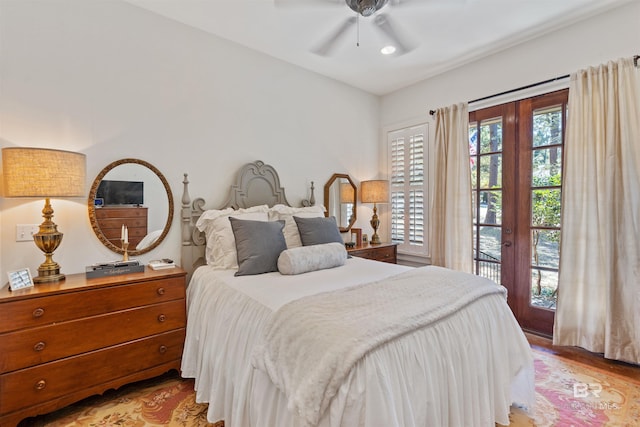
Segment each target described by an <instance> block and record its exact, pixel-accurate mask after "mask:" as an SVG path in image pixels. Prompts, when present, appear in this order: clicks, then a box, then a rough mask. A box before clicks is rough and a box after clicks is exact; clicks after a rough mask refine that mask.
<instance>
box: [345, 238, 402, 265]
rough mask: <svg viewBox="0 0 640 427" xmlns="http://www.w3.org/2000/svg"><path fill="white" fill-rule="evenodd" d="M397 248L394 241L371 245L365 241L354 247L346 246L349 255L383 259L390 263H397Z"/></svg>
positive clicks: (377, 259) (376, 259)
mask: <svg viewBox="0 0 640 427" xmlns="http://www.w3.org/2000/svg"><path fill="white" fill-rule="evenodd" d="M397 248H398V245H397V244H396V243H381V244H379V245H372V244H369V243H366V244H364V245H361V246H356V247H355V248H351V249H349V248H347V252H349V254H350V255H351V256H356V257H359V258H367V259H373V260H375V261H384V262H388V263H391V264H396V263H397Z"/></svg>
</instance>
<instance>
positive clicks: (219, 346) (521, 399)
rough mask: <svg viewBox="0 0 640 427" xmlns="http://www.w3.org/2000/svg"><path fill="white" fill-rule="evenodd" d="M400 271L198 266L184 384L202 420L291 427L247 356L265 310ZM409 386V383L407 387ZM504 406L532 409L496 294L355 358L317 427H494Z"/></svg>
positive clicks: (528, 363)
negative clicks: (249, 271)
mask: <svg viewBox="0 0 640 427" xmlns="http://www.w3.org/2000/svg"><path fill="white" fill-rule="evenodd" d="M406 270H407V268H406V267H401V266H395V265H390V264H383V263H377V262H373V261H368V260H362V259H357V258H354V259H350V260H348V261H347V264H346V265H345V266H343V267H339V268H335V269H331V270H322V271H318V272H314V273H309V274H303V275H299V276H281V275H280V274H279V273H270V274H267V275H260V276H254V277H250V276H242V277H237V278H235V277H233V271H214V270H212V269H210V268H208V267H202V268H200V269H198V271H197V272H196V273H195V274H194V277H193V279H192V281H191V284H190V286H189V289H188V305H189V307H188V316H189V317H188V323H187V340H186V343H185V351H184V355H183V365H182V368H183V376H185V377H194V378H196V390H197V394H196V399H197V400H198V401H199V402H209V403H210V406H209V413H208V418H209V420H210V421H212V422H213V421H217V420H220V419H224V420H225V425H226V426H227V427H234V426H238V427H244V426H278V427H280V426H292V427H293V426H299V425H304V420H302V419H300V418H298V416H297V415H295V413H294V412H293V411H291V410H289V409H288V408H287V396H286V395H285V394H284V393H283V392H282V391H280V390H279V389H278V388H276V387H275V386H274V385H273V382H272V381H271V380H270V378H269V376H268V375H267V374H266V373H265V372H263V371H262V370H259V369H255V368H254V367H252V365H251V357H252V354H253V353H254V351H255V347H256V345H257V344H258V343H259V342H260V339H261V338H262V335H263V328H264V326H265V324H266V323H267V321H268V320H269V319H270V318H271V315H272V313H273V311H275V310H277V309H278V308H279V307H281V306H282V305H284V304H285V303H287V302H289V301H292V300H295V299H298V298H301V297H304V296H306V295H312V294H314V293H318V292H321V291H324V290H326V289H327V288H331V289H340V288H343V287H345V286H353V285H356V284H359V283H366V282H371V281H374V280H376V279H379V278H380V277H383V276H385V275H386V276H391V275H395V274H398V273H400V272H402V271H406ZM408 378H410V380H407V379H408ZM512 402H517V403H521V404H524V405H529V406H531V405H532V402H533V364H532V357H531V352H530V349H529V346H528V344H527V342H526V339H525V338H524V335H523V334H522V332H521V331H520V329H519V327H518V325H517V323H516V322H515V319H514V318H513V316H512V314H511V312H510V310H509V308H508V306H507V305H506V303H505V301H504V297H503V296H501V295H498V294H496V295H489V296H487V297H485V298H482V299H480V300H478V301H477V302H474V303H472V304H469V305H468V306H467V307H465V308H464V309H462V310H461V311H460V312H458V313H456V314H454V315H451V316H449V317H447V318H446V319H442V320H441V321H439V322H436V323H435V324H433V325H431V326H429V327H426V328H422V329H420V330H418V331H416V332H413V333H411V334H406V335H404V336H402V337H399V338H396V339H394V340H393V341H391V342H389V343H388V344H385V345H382V346H380V347H378V348H376V349H374V350H373V351H371V352H369V353H367V354H366V355H365V356H364V357H362V358H361V359H360V360H359V361H358V362H357V363H356V365H355V366H354V367H353V369H351V370H350V372H349V374H348V375H347V377H346V378H345V379H344V381H343V382H342V384H341V385H340V387H339V389H338V391H337V394H336V395H335V396H334V397H333V399H332V400H331V402H330V404H329V407H328V409H327V410H326V411H325V412H324V413H323V414H322V416H321V418H320V422H319V425H320V426H359V425H361V426H378V425H380V426H403V427H405V426H406V427H409V426H435V425H437V426H475V425H478V426H485V425H486V426H493V425H494V422H499V423H501V424H508V412H509V406H510V404H511V403H512Z"/></svg>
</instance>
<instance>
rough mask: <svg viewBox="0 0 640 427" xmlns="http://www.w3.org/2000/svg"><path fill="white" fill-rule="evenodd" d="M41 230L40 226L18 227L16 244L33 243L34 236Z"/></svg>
mask: <svg viewBox="0 0 640 427" xmlns="http://www.w3.org/2000/svg"><path fill="white" fill-rule="evenodd" d="M39 230H40V225H38V224H18V225H16V242H33V235H34V234H36V233H37V232H38V231H39Z"/></svg>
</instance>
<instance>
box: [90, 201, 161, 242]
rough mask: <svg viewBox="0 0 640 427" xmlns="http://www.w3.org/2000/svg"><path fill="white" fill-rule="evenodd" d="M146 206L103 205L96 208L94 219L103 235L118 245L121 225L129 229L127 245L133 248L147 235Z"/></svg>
mask: <svg viewBox="0 0 640 427" xmlns="http://www.w3.org/2000/svg"><path fill="white" fill-rule="evenodd" d="M148 210H149V209H148V208H144V207H135V206H104V207H102V208H96V221H97V222H98V224H99V225H100V230H101V231H102V234H103V235H104V237H106V238H107V239H108V240H109V241H110V242H111V243H113V244H114V245H116V246H117V247H120V245H121V242H120V237H121V232H122V225H123V224H124V225H125V226H126V227H127V228H128V230H129V247H130V248H132V249H133V248H135V247H136V245H137V244H138V243H140V240H142V239H143V238H144V236H146V235H147V221H148V219H147V215H148Z"/></svg>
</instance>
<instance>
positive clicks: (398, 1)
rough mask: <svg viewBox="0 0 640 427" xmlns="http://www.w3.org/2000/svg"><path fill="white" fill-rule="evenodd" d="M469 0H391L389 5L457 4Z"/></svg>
mask: <svg viewBox="0 0 640 427" xmlns="http://www.w3.org/2000/svg"><path fill="white" fill-rule="evenodd" d="M467 1H468V0H389V3H388V4H389V5H391V6H393V7H397V6H429V5H432V4H438V5H445V6H454V5H455V6H457V5H461V4H465V3H466V2H467Z"/></svg>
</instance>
